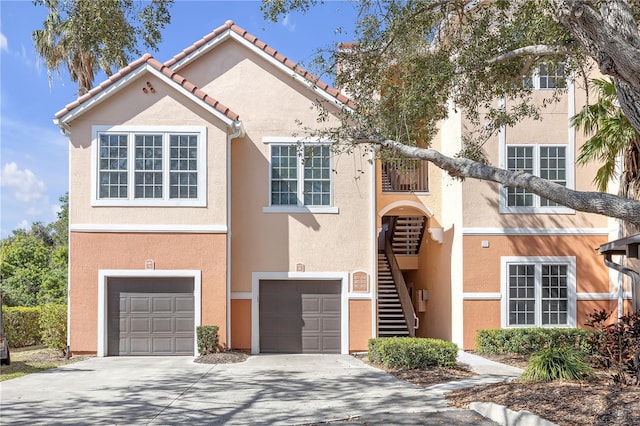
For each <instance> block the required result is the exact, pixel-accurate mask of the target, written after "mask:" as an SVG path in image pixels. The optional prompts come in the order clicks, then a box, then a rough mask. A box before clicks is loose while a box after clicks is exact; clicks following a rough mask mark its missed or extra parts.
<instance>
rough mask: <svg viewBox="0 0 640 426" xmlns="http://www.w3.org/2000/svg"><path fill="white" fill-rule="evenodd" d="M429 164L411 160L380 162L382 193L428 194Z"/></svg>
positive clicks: (397, 159)
mask: <svg viewBox="0 0 640 426" xmlns="http://www.w3.org/2000/svg"><path fill="white" fill-rule="evenodd" d="M428 191H429V162H428V161H426V160H416V159H413V158H394V159H386V160H384V161H383V162H382V192H428Z"/></svg>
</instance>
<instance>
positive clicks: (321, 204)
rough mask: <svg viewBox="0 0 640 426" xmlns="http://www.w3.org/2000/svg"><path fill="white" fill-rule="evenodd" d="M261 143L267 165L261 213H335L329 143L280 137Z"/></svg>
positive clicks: (266, 139)
mask: <svg viewBox="0 0 640 426" xmlns="http://www.w3.org/2000/svg"><path fill="white" fill-rule="evenodd" d="M264 142H265V143H268V144H269V165H270V166H269V206H268V207H265V209H264V211H265V212H291V211H294V212H296V211H300V212H312V213H337V208H335V207H334V206H333V190H332V186H333V182H332V181H333V178H332V175H333V173H332V170H333V169H332V156H331V145H330V143H328V142H326V141H318V140H312V141H308V140H307V141H301V140H296V139H294V138H284V137H283V138H265V139H264Z"/></svg>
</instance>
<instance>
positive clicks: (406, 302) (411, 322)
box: [384, 239, 420, 337]
mask: <svg viewBox="0 0 640 426" xmlns="http://www.w3.org/2000/svg"><path fill="white" fill-rule="evenodd" d="M384 253H385V255H386V256H387V260H388V261H389V269H390V270H391V275H392V276H393V284H394V285H395V286H396V291H397V292H398V298H399V299H400V305H401V306H402V313H403V314H404V320H405V321H406V323H407V330H409V336H410V337H415V335H416V329H417V328H418V327H419V326H420V320H419V319H418V317H417V316H416V311H415V309H413V303H412V302H411V296H409V290H408V289H407V284H406V283H405V282H404V277H403V276H402V272H401V271H400V267H399V266H398V261H397V260H396V256H395V254H393V248H392V247H391V242H390V241H389V240H388V239H387V241H386V244H385V245H384Z"/></svg>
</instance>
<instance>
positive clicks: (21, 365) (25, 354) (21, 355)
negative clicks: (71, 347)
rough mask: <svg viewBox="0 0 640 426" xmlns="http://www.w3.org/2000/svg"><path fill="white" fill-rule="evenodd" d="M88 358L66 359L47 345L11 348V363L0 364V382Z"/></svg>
mask: <svg viewBox="0 0 640 426" xmlns="http://www.w3.org/2000/svg"><path fill="white" fill-rule="evenodd" d="M83 359H86V357H74V358H72V359H68V360H66V359H64V356H63V354H62V353H61V352H60V351H56V350H53V349H49V348H47V347H45V346H30V347H26V348H11V365H2V366H0V382H2V381H4V380H10V379H15V378H16V377H21V376H26V375H27V374H31V373H37V372H38V371H44V370H49V369H51V368H56V367H58V366H60V365H65V364H71V363H74V362H77V361H81V360H83Z"/></svg>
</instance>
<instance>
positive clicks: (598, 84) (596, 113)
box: [571, 79, 640, 199]
mask: <svg viewBox="0 0 640 426" xmlns="http://www.w3.org/2000/svg"><path fill="white" fill-rule="evenodd" d="M590 84H591V87H592V88H593V89H595V91H596V92H597V93H598V100H597V102H596V103H594V104H591V105H587V106H585V107H584V108H583V109H582V111H580V112H579V113H578V114H576V115H575V116H574V117H573V118H572V119H571V121H572V124H573V125H574V126H576V128H578V129H580V128H581V129H582V130H583V131H584V133H585V134H586V135H592V136H591V138H589V139H588V140H587V141H586V142H585V144H584V145H583V146H582V148H581V149H580V154H579V155H578V159H577V162H578V164H587V163H590V162H592V161H598V162H600V163H601V164H602V166H600V168H599V169H598V171H597V173H596V177H595V178H594V182H595V183H596V186H597V188H598V190H599V191H603V192H604V191H606V190H607V187H608V184H609V182H610V181H611V180H612V179H615V178H618V179H619V182H620V187H619V190H618V195H620V196H623V197H627V198H633V199H639V198H640V179H639V178H640V134H638V132H637V131H636V130H635V129H634V128H633V126H632V125H631V123H629V120H628V119H627V117H626V116H625V115H624V113H623V112H622V110H621V109H620V106H619V104H618V102H617V94H616V88H615V85H614V83H613V81H611V80H605V79H593V80H591V82H590ZM620 156H622V164H621V165H622V169H621V170H620V171H618V169H617V167H616V165H617V164H618V159H619V158H620ZM618 173H619V175H618Z"/></svg>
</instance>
